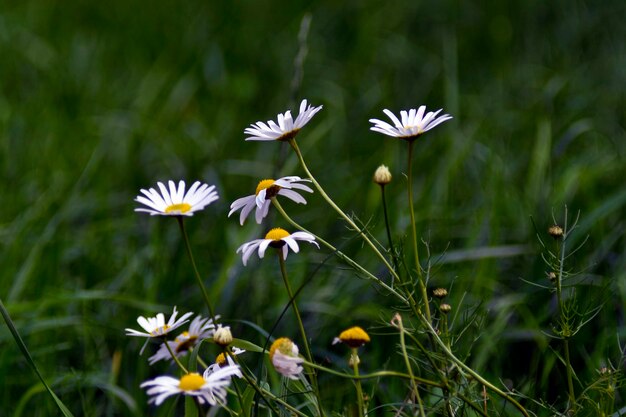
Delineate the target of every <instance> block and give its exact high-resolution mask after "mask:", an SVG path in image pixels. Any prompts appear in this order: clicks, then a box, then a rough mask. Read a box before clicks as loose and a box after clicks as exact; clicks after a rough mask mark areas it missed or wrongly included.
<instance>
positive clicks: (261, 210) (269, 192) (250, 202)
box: [228, 176, 313, 225]
mask: <svg viewBox="0 0 626 417" xmlns="http://www.w3.org/2000/svg"><path fill="white" fill-rule="evenodd" d="M304 181H306V182H311V181H310V180H307V179H302V178H300V177H296V176H291V177H282V178H279V179H277V180H272V179H266V180H263V181H261V182H259V185H257V187H256V191H255V193H254V194H253V195H249V196H246V197H242V198H238V199H237V200H235V201H234V202H233V204H231V205H230V213H228V217H230V215H231V214H233V213H234V212H236V211H237V210H241V214H240V215H239V223H240V224H241V225H243V222H244V220H245V219H246V217H248V214H250V212H251V211H252V209H254V208H255V207H256V211H255V218H256V222H257V223H258V224H261V221H262V220H263V218H265V216H267V213H268V211H269V209H270V205H271V203H272V202H271V199H272V198H273V197H276V196H277V195H283V196H285V197H287V198H288V199H290V200H291V201H295V202H296V203H300V204H306V200H305V199H304V197H302V196H301V195H300V194H298V193H297V192H295V191H293V189H296V190H302V191H306V192H307V193H312V192H313V190H312V189H311V188H309V187H307V186H306V185H304V184H299V183H300V182H304Z"/></svg>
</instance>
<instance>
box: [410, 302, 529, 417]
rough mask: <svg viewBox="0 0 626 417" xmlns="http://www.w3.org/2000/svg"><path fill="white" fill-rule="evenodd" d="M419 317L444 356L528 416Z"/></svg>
mask: <svg viewBox="0 0 626 417" xmlns="http://www.w3.org/2000/svg"><path fill="white" fill-rule="evenodd" d="M419 318H420V319H421V321H422V322H423V323H424V325H425V326H426V327H427V328H428V329H429V330H430V333H431V335H432V338H433V340H434V341H435V343H437V345H439V347H441V350H442V351H443V353H445V354H446V356H448V358H450V359H451V360H452V361H453V362H454V363H455V364H456V365H457V366H458V367H459V368H461V369H463V370H464V371H465V372H467V373H468V374H470V375H471V376H472V377H474V379H476V380H477V381H478V382H480V383H481V384H483V385H485V386H486V387H487V388H489V389H490V390H492V391H493V392H495V393H496V394H498V395H499V396H501V397H502V398H504V399H505V400H507V401H509V402H510V403H511V404H513V406H515V408H517V409H518V410H519V411H520V412H521V413H522V414H523V415H524V416H525V417H530V415H529V414H528V411H526V409H525V408H524V407H523V406H522V405H521V404H520V403H518V402H517V401H516V400H515V399H514V398H513V397H511V396H510V395H508V394H507V393H506V392H504V391H502V390H501V389H499V388H498V387H496V386H495V385H493V384H492V383H491V382H489V381H487V380H486V379H485V378H483V377H482V376H481V375H480V374H479V373H478V372H476V371H474V370H473V369H472V368H470V367H469V366H467V365H466V364H465V363H464V362H463V361H462V360H460V359H459V358H457V357H456V356H455V355H454V353H452V352H451V351H450V349H448V346H446V344H445V343H444V342H443V341H442V340H441V339H440V338H439V336H438V335H437V332H436V331H435V329H434V328H433V326H432V324H431V323H430V321H428V320H427V319H426V317H424V316H423V315H421V314H420V315H419Z"/></svg>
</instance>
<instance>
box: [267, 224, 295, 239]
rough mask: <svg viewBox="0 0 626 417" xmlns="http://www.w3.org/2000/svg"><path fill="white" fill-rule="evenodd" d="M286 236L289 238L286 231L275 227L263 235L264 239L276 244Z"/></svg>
mask: <svg viewBox="0 0 626 417" xmlns="http://www.w3.org/2000/svg"><path fill="white" fill-rule="evenodd" d="M287 236H289V232H288V231H286V230H285V229H281V228H280V227H275V228H274V229H272V230H270V231H269V232H267V234H266V235H265V239H270V240H273V241H275V242H277V241H279V240H281V239H283V238H286V237H287Z"/></svg>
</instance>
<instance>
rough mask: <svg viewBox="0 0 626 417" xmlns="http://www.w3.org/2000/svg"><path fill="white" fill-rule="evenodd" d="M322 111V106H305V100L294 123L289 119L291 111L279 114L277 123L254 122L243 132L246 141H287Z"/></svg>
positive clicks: (271, 121)
mask: <svg viewBox="0 0 626 417" xmlns="http://www.w3.org/2000/svg"><path fill="white" fill-rule="evenodd" d="M321 109H322V106H318V107H313V106H311V105H308V104H307V101H306V100H302V102H301V103H300V113H299V114H298V117H296V120H295V121H294V120H293V118H292V117H291V111H289V110H288V111H286V112H285V113H280V114H279V115H278V117H277V121H276V122H274V121H273V120H268V121H267V123H264V122H256V123H252V124H251V125H250V127H248V128H246V129H245V130H244V133H245V134H246V135H248V137H247V138H246V140H263V141H268V140H288V139H291V138H293V137H294V136H296V135H297V134H298V131H299V130H300V129H302V127H304V125H306V124H307V123H309V121H310V120H311V118H312V117H313V116H315V114H316V113H317V112H318V111H320V110H321Z"/></svg>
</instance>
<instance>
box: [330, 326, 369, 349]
mask: <svg viewBox="0 0 626 417" xmlns="http://www.w3.org/2000/svg"><path fill="white" fill-rule="evenodd" d="M338 339H339V341H340V342H342V343H345V344H346V345H348V346H350V347H351V348H357V347H360V346H363V345H364V344H366V343H368V342H369V341H370V336H369V335H368V334H367V333H366V332H365V330H363V329H362V328H360V327H359V326H354V327H351V328H349V329H348V330H344V331H343V332H341V333H340V334H339V338H338Z"/></svg>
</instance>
